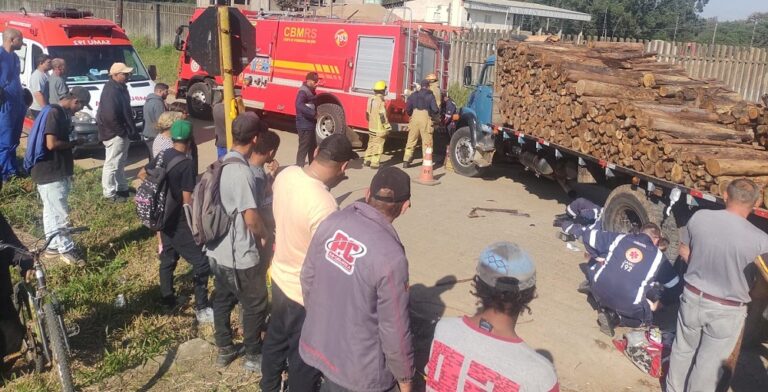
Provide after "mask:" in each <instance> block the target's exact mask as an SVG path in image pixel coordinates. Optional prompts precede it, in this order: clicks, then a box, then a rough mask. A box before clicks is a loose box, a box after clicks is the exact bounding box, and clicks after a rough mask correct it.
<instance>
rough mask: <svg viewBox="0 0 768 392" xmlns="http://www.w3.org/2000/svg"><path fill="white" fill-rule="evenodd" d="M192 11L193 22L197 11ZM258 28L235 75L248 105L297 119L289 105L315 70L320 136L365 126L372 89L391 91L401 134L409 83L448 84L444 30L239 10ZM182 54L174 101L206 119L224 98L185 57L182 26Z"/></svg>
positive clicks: (215, 81) (392, 113) (216, 79)
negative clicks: (433, 80)
mask: <svg viewBox="0 0 768 392" xmlns="http://www.w3.org/2000/svg"><path fill="white" fill-rule="evenodd" d="M202 11H203V10H202V9H199V10H197V12H195V14H194V15H193V16H192V20H194V19H195V18H196V17H198V16H199V15H200V14H201V13H202ZM241 12H243V14H244V15H246V17H247V18H248V19H249V20H250V21H251V23H252V24H253V25H254V27H255V30H256V53H257V54H256V57H255V58H254V59H253V60H252V61H250V64H248V65H247V66H246V67H245V70H244V71H243V72H242V73H241V74H240V75H238V77H237V78H236V88H239V89H240V90H241V91H240V93H241V96H242V98H243V101H244V103H245V105H246V107H248V108H251V109H253V110H257V111H260V112H271V113H279V114H285V115H291V116H294V115H295V114H296V112H295V107H294V100H295V97H296V93H297V91H298V89H299V87H301V84H302V82H303V81H304V77H305V76H306V74H307V72H312V71H314V72H317V73H318V74H319V75H320V78H321V80H320V83H319V86H318V88H317V94H318V97H317V105H318V106H317V112H318V123H317V134H318V137H319V138H324V137H325V136H327V135H329V134H331V133H334V131H335V130H341V129H344V130H346V128H347V127H349V128H350V129H352V130H356V131H362V130H366V129H367V127H368V122H367V121H366V119H365V106H366V103H367V100H368V97H369V96H370V95H371V94H372V93H373V91H372V88H373V84H374V83H375V82H376V81H378V80H384V81H386V82H387V85H388V86H389V92H388V95H387V101H388V106H387V112H388V114H389V120H390V122H391V123H392V127H393V130H400V131H404V130H406V126H407V121H408V117H407V114H405V99H406V97H407V95H408V94H409V92H410V91H412V90H413V88H414V84H415V83H418V81H420V80H421V79H423V78H424V77H426V75H428V74H430V73H436V74H437V75H438V77H439V78H440V81H441V86H442V88H445V87H446V84H447V69H448V61H447V59H448V56H449V47H448V43H447V42H446V41H445V40H443V39H441V38H440V37H441V36H442V35H443V33H444V32H443V31H435V30H434V29H424V28H422V27H420V26H418V25H417V24H415V23H410V22H407V21H400V20H398V21H396V22H388V23H378V24H376V23H369V22H359V21H357V22H353V21H344V20H340V19H334V18H312V19H307V18H296V17H283V16H263V15H261V14H259V13H258V12H249V11H241ZM178 32H179V34H180V35H179V37H178V38H177V45H176V48H177V49H179V50H181V51H182V53H181V56H180V60H179V62H180V72H179V80H178V82H177V85H176V88H177V97H181V98H183V97H186V98H187V102H188V104H189V108H190V113H191V114H192V115H194V116H201V117H209V116H210V110H211V109H210V108H211V103H215V102H217V101H221V90H220V87H219V86H220V84H221V78H220V76H212V75H208V74H207V73H206V72H205V71H204V70H202V69H201V67H200V65H199V64H197V63H196V62H195V61H194V60H193V59H191V58H190V56H189V55H188V53H187V48H188V46H189V45H194V43H190V42H184V41H183V40H182V34H185V29H184V28H183V27H182V28H179V30H178Z"/></svg>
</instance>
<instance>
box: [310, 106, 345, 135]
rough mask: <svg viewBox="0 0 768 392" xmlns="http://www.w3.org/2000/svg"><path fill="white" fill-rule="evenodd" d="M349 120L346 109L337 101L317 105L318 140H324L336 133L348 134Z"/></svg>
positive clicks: (316, 129)
mask: <svg viewBox="0 0 768 392" xmlns="http://www.w3.org/2000/svg"><path fill="white" fill-rule="evenodd" d="M346 130H347V120H346V117H345V116H344V109H342V108H341V106H339V105H336V104H335V103H324V104H322V105H320V106H318V107H317V125H316V126H315V134H316V135H317V140H323V139H325V138H327V137H328V136H331V135H333V134H334V133H340V134H342V135H344V134H346Z"/></svg>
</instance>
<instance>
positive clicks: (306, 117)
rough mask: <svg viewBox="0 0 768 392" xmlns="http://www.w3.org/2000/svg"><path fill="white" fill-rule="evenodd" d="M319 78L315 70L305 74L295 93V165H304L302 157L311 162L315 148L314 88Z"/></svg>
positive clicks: (315, 108) (315, 112) (315, 111)
mask: <svg viewBox="0 0 768 392" xmlns="http://www.w3.org/2000/svg"><path fill="white" fill-rule="evenodd" d="M319 80H320V78H319V77H318V76H317V72H310V73H308V74H307V77H306V80H305V82H304V84H302V85H301V88H300V89H299V92H298V94H296V132H298V134H299V150H298V152H296V165H298V166H302V167H303V166H304V164H305V162H304V158H306V159H307V160H308V161H309V162H308V163H312V160H313V158H314V154H315V148H317V139H315V125H316V124H317V106H316V102H315V96H316V94H315V88H316V87H317V82H318V81H319Z"/></svg>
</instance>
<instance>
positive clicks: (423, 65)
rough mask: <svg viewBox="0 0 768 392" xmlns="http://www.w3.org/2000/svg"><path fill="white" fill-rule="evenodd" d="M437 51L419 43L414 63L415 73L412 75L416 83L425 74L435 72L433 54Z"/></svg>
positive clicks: (425, 75) (424, 76)
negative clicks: (416, 59)
mask: <svg viewBox="0 0 768 392" xmlns="http://www.w3.org/2000/svg"><path fill="white" fill-rule="evenodd" d="M436 55H437V53H436V52H435V50H434V49H432V48H427V47H425V46H421V45H419V49H418V51H417V58H418V61H417V63H416V73H415V74H414V75H413V76H414V78H413V81H414V82H416V83H418V82H420V81H421V80H423V79H424V78H426V77H427V75H429V74H431V73H434V72H435V56H436Z"/></svg>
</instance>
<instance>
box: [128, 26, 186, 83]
mask: <svg viewBox="0 0 768 392" xmlns="http://www.w3.org/2000/svg"><path fill="white" fill-rule="evenodd" d="M131 42H133V47H134V49H136V52H137V53H138V54H139V57H140V58H141V61H142V62H143V63H144V65H145V66H146V67H149V66H150V65H154V66H156V67H157V80H156V81H157V82H162V83H166V84H168V85H170V86H173V84H175V83H176V79H177V76H178V73H179V53H181V52H179V51H177V50H176V49H174V47H173V46H172V45H163V46H161V47H159V48H156V47H155V44H154V43H153V42H152V40H151V39H149V38H147V37H135V38H131Z"/></svg>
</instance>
